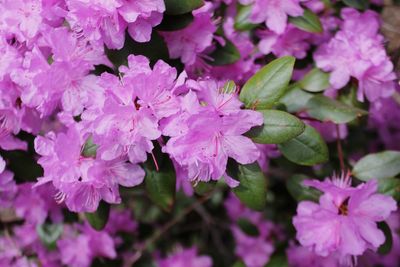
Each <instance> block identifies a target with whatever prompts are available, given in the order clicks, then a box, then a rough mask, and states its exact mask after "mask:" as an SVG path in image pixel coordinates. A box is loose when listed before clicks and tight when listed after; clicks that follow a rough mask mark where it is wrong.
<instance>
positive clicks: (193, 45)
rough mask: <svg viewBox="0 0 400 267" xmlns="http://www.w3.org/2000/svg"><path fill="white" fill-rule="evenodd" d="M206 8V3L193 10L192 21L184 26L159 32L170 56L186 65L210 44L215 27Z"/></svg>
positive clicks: (192, 62) (191, 62)
mask: <svg viewBox="0 0 400 267" xmlns="http://www.w3.org/2000/svg"><path fill="white" fill-rule="evenodd" d="M207 8H208V5H206V6H204V7H202V8H200V9H199V10H197V11H194V12H193V15H194V21H193V22H192V23H191V24H190V25H189V26H187V27H186V28H184V29H182V30H179V31H173V32H162V33H161V35H162V36H163V37H164V40H165V42H166V43H167V45H168V50H169V55H170V57H171V58H180V59H181V61H182V63H183V64H185V65H186V66H190V65H192V64H194V63H195V60H196V57H197V56H199V55H200V54H201V53H202V52H204V51H205V49H206V48H208V47H210V46H211V44H212V40H213V36H214V32H215V31H216V30H217V27H216V26H215V24H214V22H213V21H212V13H211V12H212V11H210V10H207Z"/></svg>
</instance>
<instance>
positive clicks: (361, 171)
mask: <svg viewBox="0 0 400 267" xmlns="http://www.w3.org/2000/svg"><path fill="white" fill-rule="evenodd" d="M352 173H353V175H354V176H355V177H357V178H358V179H360V180H362V181H368V180H370V179H382V178H390V177H394V176H396V175H397V174H399V173H400V152H399V151H384V152H379V153H374V154H369V155H367V156H365V157H363V158H362V159H360V160H359V161H358V162H357V163H356V164H355V165H354V168H353V171H352Z"/></svg>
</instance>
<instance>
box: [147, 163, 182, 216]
mask: <svg viewBox="0 0 400 267" xmlns="http://www.w3.org/2000/svg"><path fill="white" fill-rule="evenodd" d="M144 181H145V185H146V190H147V193H148V195H149V197H150V199H151V200H152V201H153V202H154V203H155V204H157V205H158V206H159V207H160V208H162V209H163V210H165V211H168V212H169V211H171V209H172V206H173V204H174V201H175V185H176V176H175V173H174V172H173V171H171V170H168V171H162V172H161V171H155V170H150V169H146V177H145V179H144Z"/></svg>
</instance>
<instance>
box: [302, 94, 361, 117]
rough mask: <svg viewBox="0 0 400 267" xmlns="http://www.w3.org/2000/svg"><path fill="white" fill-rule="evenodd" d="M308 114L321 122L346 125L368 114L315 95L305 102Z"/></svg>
mask: <svg viewBox="0 0 400 267" xmlns="http://www.w3.org/2000/svg"><path fill="white" fill-rule="evenodd" d="M307 112H308V114H309V115H310V116H311V117H313V118H315V119H318V120H321V121H330V122H334V123H338V124H339V123H347V122H350V121H352V120H354V119H356V118H358V117H361V116H363V115H366V114H368V112H366V111H365V110H362V109H359V108H355V107H352V106H349V105H346V104H344V103H342V102H340V101H337V100H334V99H331V98H329V97H326V96H323V95H316V96H314V97H312V98H311V99H310V100H309V101H308V102H307Z"/></svg>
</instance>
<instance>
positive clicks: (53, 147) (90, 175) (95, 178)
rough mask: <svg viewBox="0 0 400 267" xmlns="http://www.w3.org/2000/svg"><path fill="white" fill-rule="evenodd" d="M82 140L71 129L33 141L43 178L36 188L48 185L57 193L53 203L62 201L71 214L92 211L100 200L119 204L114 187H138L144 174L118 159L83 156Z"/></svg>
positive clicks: (133, 165) (118, 197) (137, 168)
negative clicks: (72, 212) (39, 156)
mask: <svg viewBox="0 0 400 267" xmlns="http://www.w3.org/2000/svg"><path fill="white" fill-rule="evenodd" d="M83 145H84V142H83V137H82V136H81V135H80V133H79V132H78V130H77V129H76V128H75V127H74V126H71V127H70V128H69V130H68V132H67V133H66V134H64V133H60V134H58V135H57V136H56V135H55V134H54V133H52V132H50V133H48V134H47V136H46V137H37V138H36V139H35V150H36V152H37V153H38V154H40V155H41V156H42V157H41V158H40V159H39V160H38V163H39V164H41V165H42V167H43V169H44V176H43V177H42V178H40V179H39V182H38V183H37V185H41V184H44V183H47V182H50V181H51V182H52V183H53V185H54V186H55V188H56V189H57V190H58V191H59V193H58V194H57V200H58V201H59V202H62V201H65V203H66V205H67V207H68V208H69V209H70V210H72V211H89V212H90V211H95V210H96V209H97V206H98V204H99V202H100V200H101V199H103V200H105V201H106V202H109V203H120V201H121V199H120V196H119V189H118V186H119V185H122V186H126V187H132V186H135V185H138V184H140V183H141V182H142V181H143V178H144V171H143V170H142V169H141V168H140V167H139V166H138V165H136V164H132V163H128V162H126V160H127V158H124V157H119V158H116V159H114V160H111V161H103V160H97V159H95V158H92V157H83V156H81V152H82V149H83Z"/></svg>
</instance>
